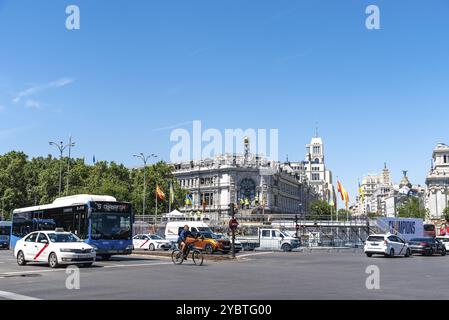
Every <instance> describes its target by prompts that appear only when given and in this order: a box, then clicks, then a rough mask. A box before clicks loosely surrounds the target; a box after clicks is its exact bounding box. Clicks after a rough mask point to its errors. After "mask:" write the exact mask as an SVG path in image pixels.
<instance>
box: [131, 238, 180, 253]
mask: <svg viewBox="0 0 449 320" xmlns="http://www.w3.org/2000/svg"><path fill="white" fill-rule="evenodd" d="M133 245H134V250H136V249H144V250H150V251H155V250H158V249H161V250H165V251H168V250H170V249H171V248H172V243H171V242H170V241H168V240H165V239H163V238H161V237H160V236H158V235H156V234H138V235H136V236H135V237H134V238H133Z"/></svg>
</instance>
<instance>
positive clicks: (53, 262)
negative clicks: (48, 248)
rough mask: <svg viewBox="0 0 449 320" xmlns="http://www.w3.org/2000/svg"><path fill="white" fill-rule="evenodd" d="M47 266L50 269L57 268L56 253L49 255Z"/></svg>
mask: <svg viewBox="0 0 449 320" xmlns="http://www.w3.org/2000/svg"><path fill="white" fill-rule="evenodd" d="M48 265H49V266H50V268H52V269H55V268H57V267H58V266H59V263H58V257H57V256H56V253H54V252H52V253H50V256H49V257H48Z"/></svg>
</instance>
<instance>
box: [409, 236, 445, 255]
mask: <svg viewBox="0 0 449 320" xmlns="http://www.w3.org/2000/svg"><path fill="white" fill-rule="evenodd" d="M410 248H411V249H412V253H414V254H415V253H417V254H422V255H426V256H433V255H434V254H441V255H442V256H445V255H446V246H445V245H444V243H443V242H441V241H439V240H437V239H435V238H431V237H426V238H413V239H411V240H410Z"/></svg>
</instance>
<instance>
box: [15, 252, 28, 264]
mask: <svg viewBox="0 0 449 320" xmlns="http://www.w3.org/2000/svg"><path fill="white" fill-rule="evenodd" d="M17 264H18V265H19V266H24V265H26V264H27V262H26V260H25V255H24V254H23V252H22V251H19V253H17Z"/></svg>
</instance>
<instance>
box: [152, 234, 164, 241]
mask: <svg viewBox="0 0 449 320" xmlns="http://www.w3.org/2000/svg"><path fill="white" fill-rule="evenodd" d="M150 239H151V240H163V239H162V238H161V237H159V236H157V235H151V236H150Z"/></svg>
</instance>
